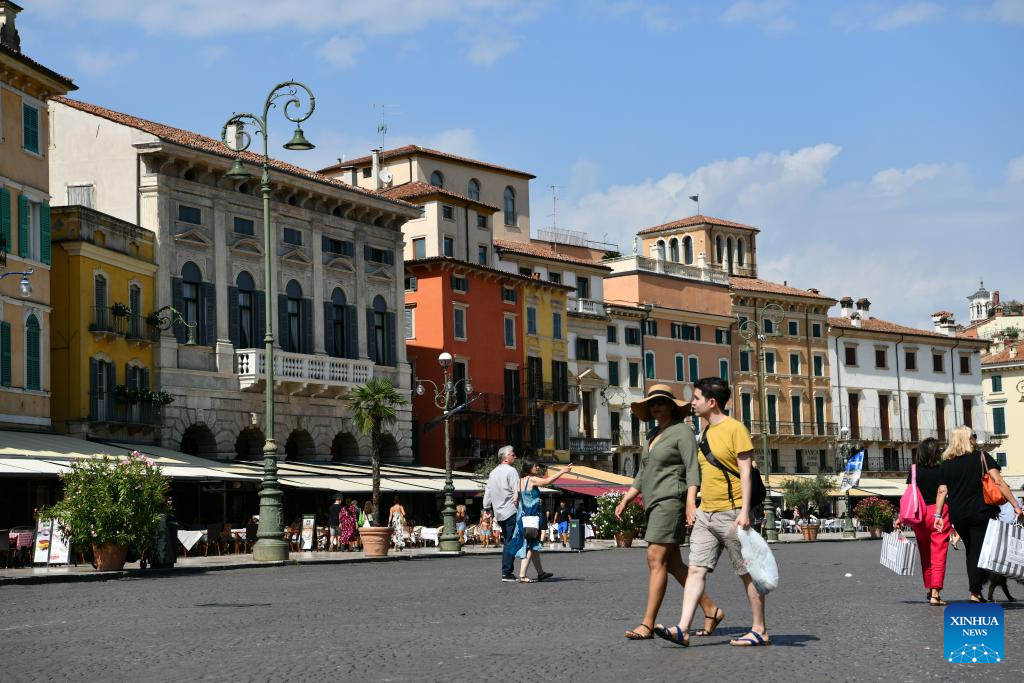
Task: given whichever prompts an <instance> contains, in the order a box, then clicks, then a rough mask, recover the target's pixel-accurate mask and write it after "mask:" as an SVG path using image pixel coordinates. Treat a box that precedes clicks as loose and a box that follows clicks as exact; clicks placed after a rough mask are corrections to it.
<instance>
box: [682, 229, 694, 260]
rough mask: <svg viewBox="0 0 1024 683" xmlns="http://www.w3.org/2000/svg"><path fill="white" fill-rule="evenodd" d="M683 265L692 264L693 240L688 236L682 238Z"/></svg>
mask: <svg viewBox="0 0 1024 683" xmlns="http://www.w3.org/2000/svg"><path fill="white" fill-rule="evenodd" d="M683 263H685V264H687V265H690V264H692V263H693V238H692V237H690V236H689V235H687V236H686V237H684V238H683Z"/></svg>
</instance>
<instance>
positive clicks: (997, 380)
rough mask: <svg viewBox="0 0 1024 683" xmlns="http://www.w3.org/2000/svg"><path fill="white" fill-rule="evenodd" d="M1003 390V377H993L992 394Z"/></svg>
mask: <svg viewBox="0 0 1024 683" xmlns="http://www.w3.org/2000/svg"><path fill="white" fill-rule="evenodd" d="M1002 390H1003V376H1002V375H992V393H993V394H995V393H998V392H1000V391H1002Z"/></svg>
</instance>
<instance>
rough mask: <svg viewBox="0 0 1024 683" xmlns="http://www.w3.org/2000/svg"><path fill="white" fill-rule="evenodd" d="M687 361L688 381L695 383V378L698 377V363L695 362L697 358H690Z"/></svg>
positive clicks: (697, 361)
mask: <svg viewBox="0 0 1024 683" xmlns="http://www.w3.org/2000/svg"><path fill="white" fill-rule="evenodd" d="M688 360H689V363H688V364H689V366H690V367H689V368H688V369H689V371H690V381H691V382H696V381H697V378H698V377H700V361H699V360H697V356H690V358H689V359H688Z"/></svg>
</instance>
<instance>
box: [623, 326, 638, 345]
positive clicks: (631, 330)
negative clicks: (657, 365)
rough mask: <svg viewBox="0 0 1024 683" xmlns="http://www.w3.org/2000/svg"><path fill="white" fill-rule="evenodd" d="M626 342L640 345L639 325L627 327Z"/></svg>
mask: <svg viewBox="0 0 1024 683" xmlns="http://www.w3.org/2000/svg"><path fill="white" fill-rule="evenodd" d="M626 343H627V344H629V345H630V346H640V328H639V327H627V328H626Z"/></svg>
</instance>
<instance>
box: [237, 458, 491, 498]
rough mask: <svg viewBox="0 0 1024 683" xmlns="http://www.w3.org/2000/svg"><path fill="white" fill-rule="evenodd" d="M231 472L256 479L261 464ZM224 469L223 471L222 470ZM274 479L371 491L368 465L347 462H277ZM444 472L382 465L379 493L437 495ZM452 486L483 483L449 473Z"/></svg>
mask: <svg viewBox="0 0 1024 683" xmlns="http://www.w3.org/2000/svg"><path fill="white" fill-rule="evenodd" d="M230 467H231V468H233V471H245V472H249V473H252V474H253V476H259V475H261V474H262V472H263V462H262V461H248V462H239V463H234V464H233V465H231V466H230ZM225 469H227V468H225ZM277 475H278V479H279V481H280V482H281V484H282V485H283V486H290V487H294V488H306V489H320V490H324V491H339V492H342V493H368V492H370V491H371V490H372V488H373V469H372V468H371V467H370V466H369V465H358V464H348V463H318V462H295V461H292V462H288V461H282V462H278V463H277ZM444 480H445V471H444V470H442V469H437V468H434V467H415V466H405V465H382V466H381V478H380V490H381V491H382V492H383V493H441V492H442V491H444ZM452 485H453V486H454V487H455V492H456V493H457V494H459V495H461V496H466V495H474V494H478V493H481V492H482V491H483V489H484V484H483V482H479V481H477V480H476V479H475V478H473V476H472V475H470V474H469V473H467V472H452Z"/></svg>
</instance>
